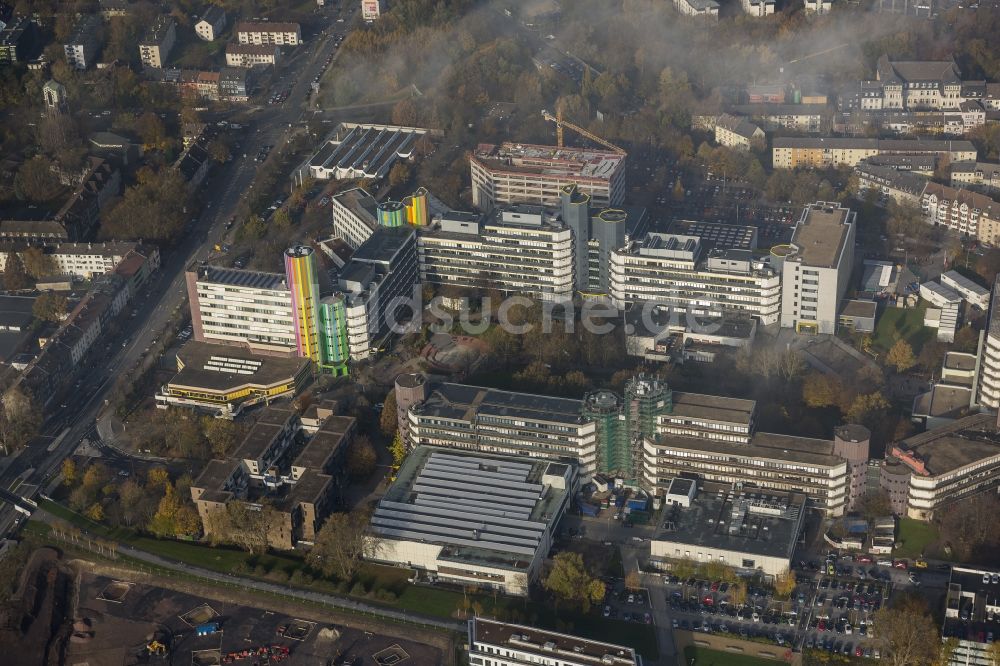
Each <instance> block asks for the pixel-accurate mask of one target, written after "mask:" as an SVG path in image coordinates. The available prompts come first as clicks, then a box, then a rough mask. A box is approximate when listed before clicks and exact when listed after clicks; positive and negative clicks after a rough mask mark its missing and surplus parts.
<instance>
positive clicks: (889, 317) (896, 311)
mask: <svg viewBox="0 0 1000 666" xmlns="http://www.w3.org/2000/svg"><path fill="white" fill-rule="evenodd" d="M926 310H927V305H926V304H925V303H921V304H920V305H919V306H917V307H915V308H886V309H885V310H884V311H883V312H882V316H881V317H880V318H879V320H878V324H877V325H876V326H875V335H874V337H873V339H872V343H873V345H874V346H875V347H877V348H878V350H879V351H881V352H882V353H885V352H887V351H889V349H891V348H892V346H893V345H894V344H895V343H896V340H897V339H898V338H900V337H901V338H903V339H904V340H906V341H907V342H908V343H910V346H911V347H913V353H914V354H919V353H920V350H921V348H922V347H923V346H924V344H925V343H927V342H928V341H930V340H932V339H933V338H934V330H933V329H930V328H926V327H924V312H925V311H926Z"/></svg>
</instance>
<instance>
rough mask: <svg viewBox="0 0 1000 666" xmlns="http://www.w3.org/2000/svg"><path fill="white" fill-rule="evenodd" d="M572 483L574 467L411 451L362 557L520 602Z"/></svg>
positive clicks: (439, 451)
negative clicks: (371, 543)
mask: <svg viewBox="0 0 1000 666" xmlns="http://www.w3.org/2000/svg"><path fill="white" fill-rule="evenodd" d="M575 483H576V467H575V466H574V465H573V464H572V463H556V462H548V461H532V460H529V459H525V458H513V457H504V456H495V455H486V454H483V453H473V452H466V451H456V450H454V449H441V448H435V447H429V446H420V447H417V448H416V449H414V450H413V451H412V452H411V453H410V454H409V455H408V456H407V457H406V460H404V461H403V464H402V466H401V467H400V468H399V471H398V472H397V474H396V479H395V481H394V482H393V484H392V485H391V486H390V487H389V489H388V490H387V491H386V493H385V495H383V496H382V499H380V500H379V503H378V506H377V507H376V509H375V512H374V513H373V514H372V519H371V532H372V534H373V535H374V537H375V538H376V539H377V542H376V544H377V545H376V546H375V547H374V549H373V550H374V552H373V553H371V554H370V555H368V558H369V559H371V560H374V561H377V562H384V563H387V564H395V565H398V566H405V567H408V568H414V569H417V570H418V571H421V572H422V573H423V574H424V575H426V576H427V577H428V578H429V579H431V580H440V581H442V582H448V583H451V584H456V585H466V586H473V587H482V588H486V589H495V590H498V591H500V592H503V593H505V594H511V595H518V596H525V595H527V594H528V588H529V586H530V585H531V584H532V583H533V582H534V581H535V580H536V579H537V578H538V575H539V573H540V571H541V568H542V562H543V561H544V560H545V557H546V556H547V554H548V552H549V549H550V548H551V547H552V540H553V534H554V531H555V527H556V525H557V524H558V523H559V520H560V519H561V518H562V515H563V513H564V512H565V511H566V509H567V508H568V506H569V502H570V498H571V497H572V494H573V490H574V488H575Z"/></svg>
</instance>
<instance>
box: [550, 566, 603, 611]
mask: <svg viewBox="0 0 1000 666" xmlns="http://www.w3.org/2000/svg"><path fill="white" fill-rule="evenodd" d="M543 585H544V586H545V589H546V590H548V591H549V592H551V593H552V594H553V595H554V596H555V597H556V599H558V600H561V601H569V602H573V603H576V604H579V606H580V608H581V610H582V611H583V612H584V613H586V612H588V611H589V610H590V605H591V604H596V603H600V602H601V601H602V600H603V599H604V594H605V591H606V590H605V589H604V583H603V582H602V581H601V580H600V579H598V578H594V577H593V576H591V575H590V573H588V572H587V569H586V567H584V564H583V556H581V555H580V553H573V552H570V551H563V552H561V553H559V554H557V555H556V556H555V557H554V558H552V568H551V569H550V570H549V575H548V576H546V577H545V581H544V582H543Z"/></svg>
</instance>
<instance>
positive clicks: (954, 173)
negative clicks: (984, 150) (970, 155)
mask: <svg viewBox="0 0 1000 666" xmlns="http://www.w3.org/2000/svg"><path fill="white" fill-rule="evenodd" d="M951 186H952V187H956V188H965V189H970V190H975V191H977V192H982V193H983V194H986V195H989V196H994V197H995V196H1000V164H993V163H990V162H955V163H954V164H952V165H951Z"/></svg>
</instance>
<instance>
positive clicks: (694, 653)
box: [684, 645, 779, 666]
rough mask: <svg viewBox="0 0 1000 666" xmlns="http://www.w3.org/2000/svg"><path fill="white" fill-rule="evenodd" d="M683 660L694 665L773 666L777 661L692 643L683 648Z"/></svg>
mask: <svg viewBox="0 0 1000 666" xmlns="http://www.w3.org/2000/svg"><path fill="white" fill-rule="evenodd" d="M684 661H685V663H687V664H688V665H689V666H690V665H692V664H693V665H694V666H774V664H777V663H779V662H778V660H777V659H764V658H762V657H751V656H750V655H746V654H736V653H733V652H722V651H721V650H709V649H708V648H700V647H696V646H694V645H689V646H687V647H686V648H684Z"/></svg>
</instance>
